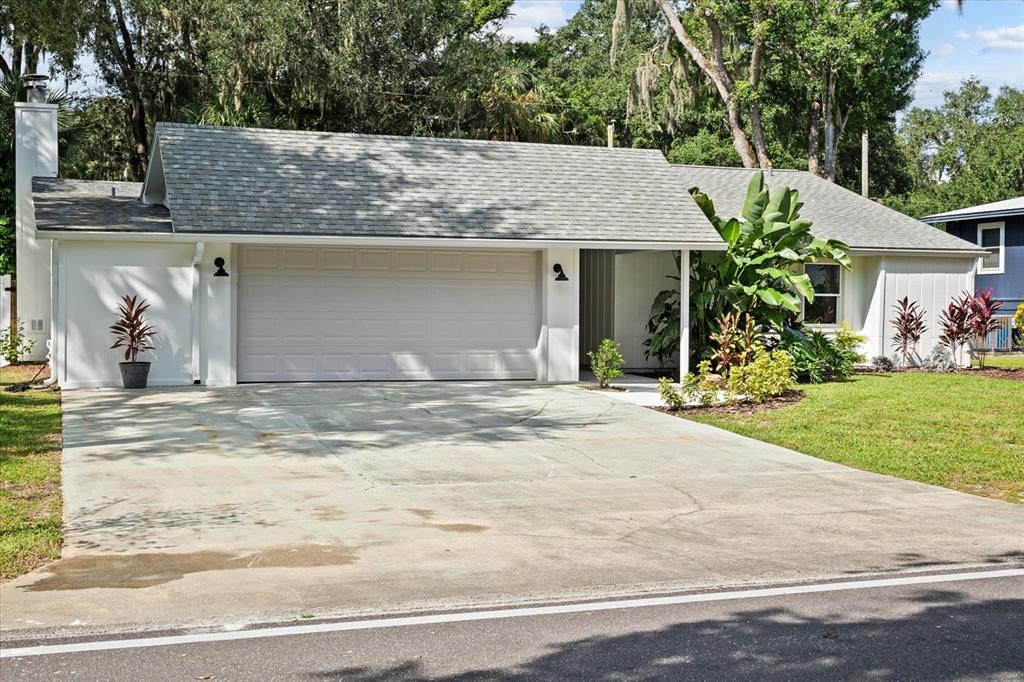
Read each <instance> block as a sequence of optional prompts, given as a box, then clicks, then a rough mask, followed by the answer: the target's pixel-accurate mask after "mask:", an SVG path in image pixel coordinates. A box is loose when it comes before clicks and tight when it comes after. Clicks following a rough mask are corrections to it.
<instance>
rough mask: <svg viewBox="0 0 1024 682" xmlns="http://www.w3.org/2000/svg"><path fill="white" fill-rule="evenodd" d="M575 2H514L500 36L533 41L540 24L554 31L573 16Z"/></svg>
mask: <svg viewBox="0 0 1024 682" xmlns="http://www.w3.org/2000/svg"><path fill="white" fill-rule="evenodd" d="M577 5H578V2H577V0H571V1H566V2H559V1H558V0H554V1H553V0H516V3H515V4H514V5H512V10H511V12H509V19H508V20H507V21H506V22H505V24H504V25H503V26H502V27H501V34H502V35H504V36H507V37H509V38H512V39H513V40H523V41H530V40H533V39H535V38H536V37H537V36H536V33H535V31H536V29H537V27H538V26H540V25H541V24H544V25H545V26H547V27H548V28H551V29H556V28H558V27H559V26H561V25H562V24H564V23H565V22H566V21H568V20H569V17H571V16H572V15H573V13H574V12H575V11H576V6H577Z"/></svg>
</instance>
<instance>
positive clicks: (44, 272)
mask: <svg viewBox="0 0 1024 682" xmlns="http://www.w3.org/2000/svg"><path fill="white" fill-rule="evenodd" d="M24 81H25V84H26V88H27V93H28V99H29V101H28V102H15V104H14V192H15V201H16V204H15V214H14V220H15V230H16V234H17V249H18V253H17V301H18V303H17V305H18V318H19V319H21V320H22V322H24V324H25V331H26V335H27V336H28V337H29V338H31V339H33V340H35V342H36V343H35V348H34V349H33V351H32V353H31V355H30V356H29V358H30V359H33V360H41V359H43V358H45V357H46V342H47V340H48V339H49V338H50V326H51V325H50V245H51V240H49V239H36V220H35V211H34V210H33V207H32V178H33V177H50V178H52V177H56V176H57V105H56V104H47V103H46V76H43V75H28V76H25V77H24Z"/></svg>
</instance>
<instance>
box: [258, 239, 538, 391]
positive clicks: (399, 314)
mask: <svg viewBox="0 0 1024 682" xmlns="http://www.w3.org/2000/svg"><path fill="white" fill-rule="evenodd" d="M239 260H240V262H241V266H240V272H239V275H238V277H239V282H238V285H239V293H238V380H239V381H344V380H370V379H532V378H534V377H535V376H536V373H537V369H536V366H537V363H536V358H537V341H538V338H539V334H540V331H539V330H540V315H539V309H540V295H539V292H538V279H539V278H538V273H537V269H538V261H539V257H538V254H537V253H536V252H533V251H487V252H484V251H454V250H419V249H408V250H405V249H396V250H387V249H340V248H303V247H264V246H259V247H256V246H251V247H241V249H240V257H239Z"/></svg>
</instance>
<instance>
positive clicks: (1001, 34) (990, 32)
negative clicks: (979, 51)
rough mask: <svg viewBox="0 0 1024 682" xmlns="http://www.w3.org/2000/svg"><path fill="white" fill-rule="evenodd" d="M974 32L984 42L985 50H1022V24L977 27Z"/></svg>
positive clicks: (1023, 35)
mask: <svg viewBox="0 0 1024 682" xmlns="http://www.w3.org/2000/svg"><path fill="white" fill-rule="evenodd" d="M974 34H975V35H976V36H977V37H978V40H980V41H981V42H982V43H984V44H985V49H986V50H1024V24H1021V25H1020V26H1001V27H999V28H993V29H988V28H981V27H978V29H977V30H976V31H975V32H974Z"/></svg>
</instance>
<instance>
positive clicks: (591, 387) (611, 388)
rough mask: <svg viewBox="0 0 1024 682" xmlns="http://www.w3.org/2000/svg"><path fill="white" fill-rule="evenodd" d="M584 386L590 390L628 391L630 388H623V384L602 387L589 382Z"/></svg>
mask: <svg viewBox="0 0 1024 682" xmlns="http://www.w3.org/2000/svg"><path fill="white" fill-rule="evenodd" d="M583 388H585V389H587V390H588V391H626V390H629V389H626V388H623V387H622V386H605V387H604V388H601V387H600V386H598V385H597V384H587V385H586V386H584V387H583Z"/></svg>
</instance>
